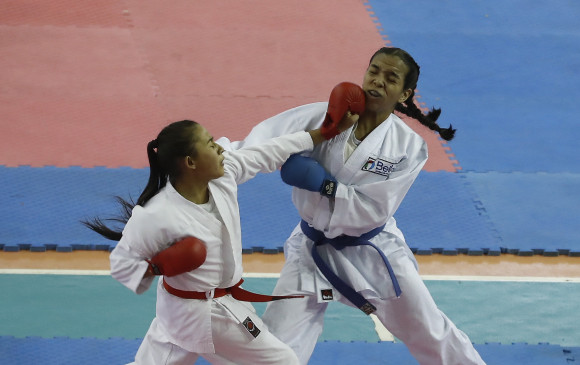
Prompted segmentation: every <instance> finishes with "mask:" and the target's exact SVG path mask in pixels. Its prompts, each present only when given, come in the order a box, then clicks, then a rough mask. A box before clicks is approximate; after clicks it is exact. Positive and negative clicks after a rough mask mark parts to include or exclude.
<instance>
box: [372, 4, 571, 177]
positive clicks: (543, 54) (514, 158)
mask: <svg viewBox="0 0 580 365" xmlns="http://www.w3.org/2000/svg"><path fill="white" fill-rule="evenodd" d="M368 3H369V5H370V7H371V11H372V12H373V13H374V16H375V17H376V18H377V23H378V24H379V31H380V32H381V34H382V35H383V36H385V37H387V38H388V40H390V41H391V42H392V45H393V46H396V47H401V48H403V49H406V50H407V51H409V52H410V53H411V54H412V55H413V57H414V58H415V60H416V61H417V62H418V63H419V65H420V66H421V76H420V80H419V84H418V94H419V95H420V96H421V99H420V100H421V101H422V102H424V103H425V104H426V106H427V107H429V108H430V107H432V106H435V107H440V108H441V109H442V114H441V117H440V118H439V123H440V124H442V125H447V124H449V123H452V124H453V126H454V127H456V128H457V134H456V138H455V139H454V140H453V141H452V142H451V143H450V144H449V146H450V147H451V148H452V150H453V153H454V154H455V156H456V159H457V160H458V161H459V163H460V166H461V167H462V168H463V169H464V170H469V171H479V172H486V171H502V172H512V171H522V172H550V173H558V172H575V173H578V172H580V159H578V158H571V156H576V155H577V141H578V140H579V139H580V128H577V119H578V115H579V114H580V104H578V103H576V102H573V101H574V100H578V98H579V97H580V88H578V87H576V85H578V84H580V73H579V72H578V54H580V34H579V33H578V26H577V19H578V17H580V3H579V2H577V1H570V0H538V1H534V2H533V3H530V2H529V1H525V0H510V1H504V2H498V1H494V2H482V1H478V0H467V1H463V0H450V1H445V2H441V1H436V2H433V1H429V0H418V1H414V2H413V6H409V4H408V3H406V2H402V1H382V0H369V1H368Z"/></svg>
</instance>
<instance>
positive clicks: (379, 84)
mask: <svg viewBox="0 0 580 365" xmlns="http://www.w3.org/2000/svg"><path fill="white" fill-rule="evenodd" d="M373 85H375V86H377V87H383V86H384V85H385V83H384V81H383V79H382V78H380V77H375V78H374V79H373Z"/></svg>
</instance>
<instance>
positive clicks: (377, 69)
mask: <svg viewBox="0 0 580 365" xmlns="http://www.w3.org/2000/svg"><path fill="white" fill-rule="evenodd" d="M369 67H372V68H373V69H374V71H381V68H380V67H379V66H377V65H376V64H374V63H371V64H370V66H369ZM382 72H383V73H387V74H388V76H394V77H396V78H397V79H400V78H401V76H400V75H399V73H398V72H395V71H392V70H388V71H382Z"/></svg>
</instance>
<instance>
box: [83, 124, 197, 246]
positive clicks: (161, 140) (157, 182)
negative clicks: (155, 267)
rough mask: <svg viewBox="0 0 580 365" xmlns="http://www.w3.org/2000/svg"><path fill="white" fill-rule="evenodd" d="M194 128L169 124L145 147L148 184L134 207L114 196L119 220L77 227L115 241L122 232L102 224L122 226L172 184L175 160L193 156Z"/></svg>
mask: <svg viewBox="0 0 580 365" xmlns="http://www.w3.org/2000/svg"><path fill="white" fill-rule="evenodd" d="M197 125H198V123H196V122H194V121H191V120H182V121H179V122H174V123H171V124H169V125H168V126H166V127H165V128H163V130H162V131H161V132H160V133H159V135H158V136H157V138H156V139H154V140H152V141H151V142H149V143H148V144H147V158H148V160H149V180H148V181H147V185H146V186H145V188H144V189H143V191H142V192H141V194H140V195H139V199H137V203H134V202H133V200H132V199H131V200H129V201H128V200H125V199H123V198H122V197H120V196H116V197H115V200H116V201H117V203H118V204H119V205H120V206H121V214H120V215H119V216H116V217H113V218H107V219H101V218H99V217H96V218H93V219H90V220H84V221H81V223H82V224H83V225H85V226H86V227H88V228H89V229H91V230H93V231H95V232H97V233H98V234H100V235H101V236H103V237H105V238H107V239H110V240H113V241H119V240H120V239H121V237H122V232H123V230H122V229H114V228H111V227H109V226H107V224H105V221H109V222H115V223H120V224H121V225H123V226H124V225H125V224H126V223H127V221H128V220H129V218H130V217H131V213H132V211H133V208H134V207H135V205H139V206H144V205H145V204H146V203H147V202H148V201H149V199H151V198H152V197H154V196H155V195H156V194H157V193H158V192H159V190H161V189H162V188H163V187H165V185H166V184H167V180H168V179H169V180H171V181H174V180H175V179H176V178H177V177H178V176H179V173H180V171H179V163H178V162H179V158H180V157H185V156H192V157H193V158H195V157H196V156H197V151H196V150H195V142H196V139H197V138H196V134H195V131H194V128H195V127H196V126H197Z"/></svg>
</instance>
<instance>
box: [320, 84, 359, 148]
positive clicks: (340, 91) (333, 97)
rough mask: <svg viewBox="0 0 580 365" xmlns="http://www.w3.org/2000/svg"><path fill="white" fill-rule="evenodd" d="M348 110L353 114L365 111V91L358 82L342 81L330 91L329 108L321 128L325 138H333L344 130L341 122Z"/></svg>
mask: <svg viewBox="0 0 580 365" xmlns="http://www.w3.org/2000/svg"><path fill="white" fill-rule="evenodd" d="M348 111H350V112H351V113H353V114H361V113H363V112H364V111H365V92H364V91H363V89H362V88H361V87H360V86H358V85H356V84H353V83H351V82H341V83H340V84H338V85H336V86H335V87H334V89H332V92H331V93H330V98H329V100H328V110H327V111H326V117H325V118H324V122H322V127H321V128H320V131H321V132H322V135H323V136H324V138H326V139H331V138H333V137H335V136H337V135H338V134H340V133H341V132H342V131H341V130H340V129H339V124H340V121H341V120H342V118H343V117H344V116H345V114H346V113H347V112H348Z"/></svg>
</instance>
